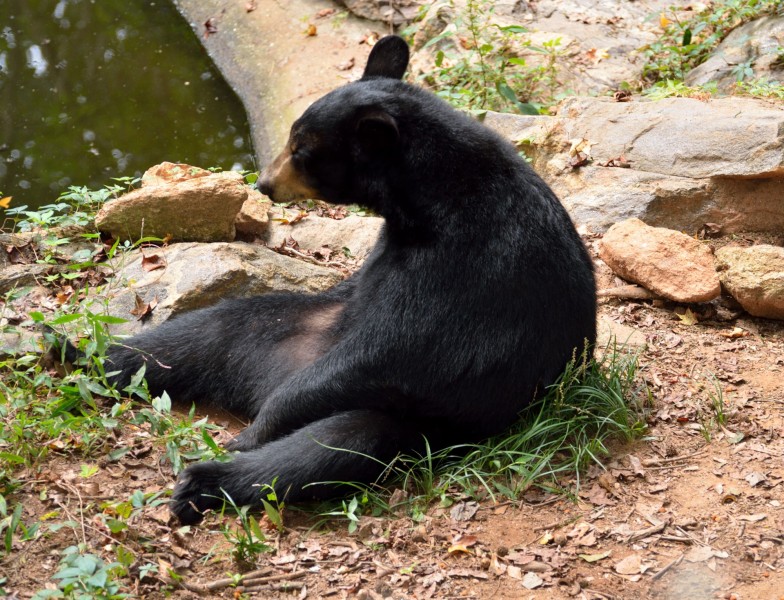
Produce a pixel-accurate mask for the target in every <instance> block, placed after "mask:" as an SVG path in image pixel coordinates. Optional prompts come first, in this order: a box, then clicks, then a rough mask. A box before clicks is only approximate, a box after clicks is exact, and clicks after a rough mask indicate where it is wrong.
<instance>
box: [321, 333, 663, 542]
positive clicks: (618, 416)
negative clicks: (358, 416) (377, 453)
mask: <svg viewBox="0 0 784 600" xmlns="http://www.w3.org/2000/svg"><path fill="white" fill-rule="evenodd" d="M638 368H639V364H638V357H637V355H636V354H630V353H628V352H625V351H623V350H621V349H618V348H616V347H614V346H613V347H610V348H607V349H606V350H605V352H604V356H603V357H601V358H598V359H589V360H584V359H583V360H576V361H573V362H571V363H570V364H569V366H568V368H567V369H566V371H565V372H564V373H563V375H562V376H561V378H560V379H559V381H558V382H557V383H556V384H555V385H553V386H552V387H551V388H550V389H549V390H548V393H547V394H546V395H545V396H544V397H543V398H542V399H541V400H539V401H538V402H536V403H535V404H534V405H532V406H530V407H529V408H528V409H527V410H526V411H525V412H524V414H523V416H522V418H521V420H520V421H519V422H518V423H517V424H516V425H515V426H514V427H513V428H512V429H511V430H510V431H508V432H506V433H504V434H502V435H498V436H495V437H493V438H490V439H489V440H487V441H486V442H484V443H482V444H474V445H460V446H454V447H451V448H447V449H445V450H441V451H438V452H431V451H430V450H429V447H428V450H427V451H426V452H425V454H424V455H423V456H403V457H399V458H398V459H397V460H395V461H394V462H393V463H392V464H390V465H388V466H387V472H386V473H385V474H384V476H383V477H382V478H381V480H382V481H383V485H379V486H367V487H366V486H357V485H356V484H348V483H347V485H353V486H354V487H356V488H357V490H358V491H357V493H356V494H354V495H353V496H352V497H351V498H349V499H346V500H341V501H340V503H339V504H335V503H329V504H327V505H323V506H321V507H320V509H319V510H320V511H321V514H322V515H325V516H331V517H338V518H342V519H345V520H346V521H347V523H348V527H349V530H350V531H353V530H355V529H356V526H357V524H358V521H359V516H360V515H361V514H367V513H372V514H376V515H378V514H381V513H383V512H388V511H393V512H394V511H396V510H397V509H396V507H391V506H390V505H389V493H388V491H387V490H388V488H387V487H386V486H388V485H390V484H391V485H393V486H395V485H397V486H400V487H402V489H403V490H405V491H406V504H407V505H408V507H409V510H410V514H411V516H412V518H414V520H417V519H418V518H420V517H421V516H422V515H423V514H424V512H425V511H426V510H427V509H428V507H429V506H430V505H431V504H432V503H433V502H434V501H438V502H440V504H441V505H442V506H449V505H451V504H452V503H453V502H454V501H455V498H457V497H464V496H466V495H468V496H469V497H471V498H474V499H478V500H481V499H486V498H490V499H492V500H495V501H499V500H515V499H518V498H519V497H520V495H521V494H522V493H523V492H525V491H526V490H527V489H529V488H530V487H531V486H536V487H540V488H543V489H546V490H549V491H555V492H558V493H563V494H567V495H568V494H572V493H576V491H577V490H578V489H579V486H580V481H581V477H582V474H583V473H584V472H585V470H586V468H587V467H588V466H589V465H591V464H595V465H599V466H601V465H602V461H603V460H604V459H606V458H607V457H609V456H610V445H611V444H613V443H619V444H623V443H628V442H632V441H634V440H637V439H640V438H641V437H642V436H643V435H644V434H645V432H646V429H647V427H646V416H647V410H648V409H649V408H650V405H651V397H650V394H649V392H648V390H647V388H646V387H645V385H644V383H642V381H641V379H640V378H639V377H638V376H637V371H638ZM398 508H399V507H398Z"/></svg>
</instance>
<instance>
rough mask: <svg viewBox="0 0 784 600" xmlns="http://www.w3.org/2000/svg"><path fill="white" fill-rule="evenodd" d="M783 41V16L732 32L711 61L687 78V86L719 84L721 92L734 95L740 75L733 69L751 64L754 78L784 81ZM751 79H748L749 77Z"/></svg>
mask: <svg viewBox="0 0 784 600" xmlns="http://www.w3.org/2000/svg"><path fill="white" fill-rule="evenodd" d="M782 41H784V16H768V17H762V18H761V19H756V20H754V21H750V22H749V23H745V24H743V25H740V26H739V27H737V28H735V29H733V30H732V31H731V32H730V34H729V35H728V36H727V37H726V38H724V40H722V42H721V43H720V44H719V45H718V46H717V47H716V49H715V50H714V51H713V53H712V54H711V55H710V56H709V57H708V59H707V60H706V61H705V62H704V63H702V64H701V65H699V66H698V67H695V68H694V69H692V70H691V71H690V72H689V73H688V74H687V75H686V78H685V81H686V83H687V84H688V85H705V84H707V83H709V82H716V83H717V85H718V89H719V90H720V91H722V92H725V93H731V92H732V91H733V90H734V89H735V83H736V81H737V79H738V78H737V76H736V74H735V73H733V70H735V69H737V67H738V65H741V64H748V65H749V66H750V67H751V68H752V69H753V71H754V78H765V79H768V80H769V81H778V82H781V81H784V64H782V62H781V60H780V56H779V48H781V46H782ZM747 79H748V78H747Z"/></svg>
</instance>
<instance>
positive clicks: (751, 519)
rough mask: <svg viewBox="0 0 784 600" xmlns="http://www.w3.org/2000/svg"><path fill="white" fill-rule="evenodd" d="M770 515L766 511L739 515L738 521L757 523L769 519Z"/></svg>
mask: <svg viewBox="0 0 784 600" xmlns="http://www.w3.org/2000/svg"><path fill="white" fill-rule="evenodd" d="M767 518H768V515H766V514H765V513H757V514H755V515H741V516H739V517H738V521H748V522H749V523H756V522H757V521H762V520H763V519H767Z"/></svg>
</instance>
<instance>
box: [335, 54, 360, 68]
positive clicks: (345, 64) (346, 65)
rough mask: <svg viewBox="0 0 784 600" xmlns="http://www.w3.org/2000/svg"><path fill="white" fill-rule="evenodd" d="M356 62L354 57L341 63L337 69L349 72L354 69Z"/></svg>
mask: <svg viewBox="0 0 784 600" xmlns="http://www.w3.org/2000/svg"><path fill="white" fill-rule="evenodd" d="M355 62H356V61H355V60H354V57H353V56H352V57H351V58H349V59H348V60H347V61H345V62H342V63H340V64H339V65H338V67H337V69H338V71H349V70H351V69H353V68H354V64H355Z"/></svg>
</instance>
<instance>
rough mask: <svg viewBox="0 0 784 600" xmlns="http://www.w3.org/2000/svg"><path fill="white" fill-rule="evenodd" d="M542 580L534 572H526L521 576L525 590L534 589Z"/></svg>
mask: <svg viewBox="0 0 784 600" xmlns="http://www.w3.org/2000/svg"><path fill="white" fill-rule="evenodd" d="M543 583H544V580H543V579H542V578H541V577H539V575H537V574H536V573H526V574H525V577H523V587H524V588H526V589H527V590H534V589H536V588H538V587H539V586H541V585H542V584H543Z"/></svg>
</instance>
